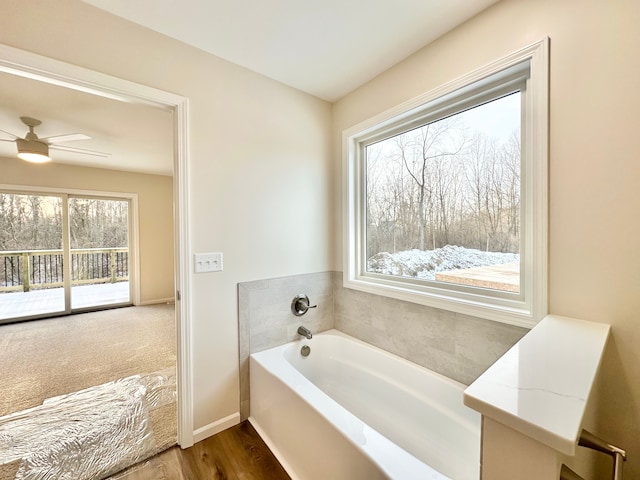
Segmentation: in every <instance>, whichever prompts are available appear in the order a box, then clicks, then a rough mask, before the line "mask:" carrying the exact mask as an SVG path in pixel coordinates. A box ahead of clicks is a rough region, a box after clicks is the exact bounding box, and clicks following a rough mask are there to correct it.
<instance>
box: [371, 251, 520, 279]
mask: <svg viewBox="0 0 640 480" xmlns="http://www.w3.org/2000/svg"><path fill="white" fill-rule="evenodd" d="M519 261H520V256H519V255H518V254H517V253H497V252H483V251H481V250H474V249H471V248H464V247H458V246H455V245H446V246H444V247H442V248H436V249H435V250H415V249H414V250H405V251H404V252H396V253H387V252H381V253H376V254H375V255H373V256H371V257H370V258H369V260H368V261H367V271H368V272H370V273H382V274H385V275H398V276H403V277H414V278H421V279H425V280H435V275H436V272H446V271H450V270H458V269H463V268H473V267H486V266H488V265H500V264H503V263H512V262H519Z"/></svg>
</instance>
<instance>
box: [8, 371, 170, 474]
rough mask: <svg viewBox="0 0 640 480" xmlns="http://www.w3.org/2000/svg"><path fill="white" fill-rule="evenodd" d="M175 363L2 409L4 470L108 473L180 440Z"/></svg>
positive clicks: (18, 471)
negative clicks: (32, 403)
mask: <svg viewBox="0 0 640 480" xmlns="http://www.w3.org/2000/svg"><path fill="white" fill-rule="evenodd" d="M175 410H176V384H175V370H174V369H168V370H165V371H161V372H156V373H154V374H151V375H142V376H141V375H134V376H131V377H127V378H123V379H120V380H116V381H114V382H109V383H106V384H103V385H98V386H95V387H90V388H87V389H85V390H81V391H79V392H74V393H70V394H67V395H61V396H59V397H55V398H51V399H48V400H46V401H45V402H44V403H43V404H42V405H40V406H37V407H34V408H31V409H28V410H24V411H21V412H17V413H13V414H11V415H7V416H5V417H0V478H2V479H3V480H5V479H6V480H14V479H15V480H35V479H39V480H48V479H51V480H62V479H68V480H91V479H98V478H104V477H105V476H108V475H111V474H114V473H116V472H119V471H121V470H122V469H124V468H126V467H128V466H130V465H133V464H136V463H138V462H140V461H142V460H145V459H147V458H149V457H151V456H152V455H155V454H156V453H159V452H161V451H163V450H165V449H167V448H169V447H171V446H172V445H174V444H175V438H176V423H175V419H176V412H175Z"/></svg>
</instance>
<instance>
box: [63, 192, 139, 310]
mask: <svg viewBox="0 0 640 480" xmlns="http://www.w3.org/2000/svg"><path fill="white" fill-rule="evenodd" d="M69 234H70V246H71V308H72V309H74V310H75V309H78V308H90V307H96V306H99V305H113V304H120V303H129V301H130V295H129V201H128V200H116V199H101V198H90V197H71V198H69Z"/></svg>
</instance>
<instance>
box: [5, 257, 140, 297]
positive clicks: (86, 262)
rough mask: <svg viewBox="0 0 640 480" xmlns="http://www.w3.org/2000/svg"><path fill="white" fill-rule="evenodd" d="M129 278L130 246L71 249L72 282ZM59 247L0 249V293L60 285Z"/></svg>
mask: <svg viewBox="0 0 640 480" xmlns="http://www.w3.org/2000/svg"><path fill="white" fill-rule="evenodd" d="M127 280H129V249H127V248H85V249H72V250H71V284H72V285H88V284H98V283H116V282H123V281H127ZM63 282H64V269H63V255H62V250H21V251H3V252H0V292H11V291H23V292H28V291H30V290H35V289H42V288H55V287H61V286H63Z"/></svg>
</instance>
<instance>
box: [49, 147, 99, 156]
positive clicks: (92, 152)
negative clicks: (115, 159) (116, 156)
mask: <svg viewBox="0 0 640 480" xmlns="http://www.w3.org/2000/svg"><path fill="white" fill-rule="evenodd" d="M49 149H50V150H60V151H63V152H72V153H82V154H84V155H93V156H94V157H105V158H106V157H110V156H111V154H110V153H105V152H96V151H95V150H87V149H85V148H76V147H67V146H64V145H49Z"/></svg>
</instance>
